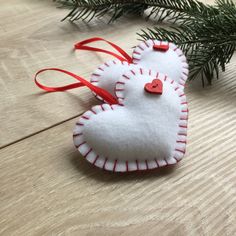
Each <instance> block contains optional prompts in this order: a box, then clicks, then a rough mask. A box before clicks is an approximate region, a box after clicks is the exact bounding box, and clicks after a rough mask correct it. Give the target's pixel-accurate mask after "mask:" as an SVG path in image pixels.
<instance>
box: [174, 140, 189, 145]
mask: <svg viewBox="0 0 236 236" xmlns="http://www.w3.org/2000/svg"><path fill="white" fill-rule="evenodd" d="M176 143H185V144H186V143H187V142H186V140H183V141H182V140H176Z"/></svg>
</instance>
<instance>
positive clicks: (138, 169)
mask: <svg viewBox="0 0 236 236" xmlns="http://www.w3.org/2000/svg"><path fill="white" fill-rule="evenodd" d="M136 166H137V170H139V165H138V160H136Z"/></svg>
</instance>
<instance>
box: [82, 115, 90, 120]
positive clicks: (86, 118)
mask: <svg viewBox="0 0 236 236" xmlns="http://www.w3.org/2000/svg"><path fill="white" fill-rule="evenodd" d="M81 117H82V118H84V119H85V120H89V118H88V117H87V116H85V115H82V116H81Z"/></svg>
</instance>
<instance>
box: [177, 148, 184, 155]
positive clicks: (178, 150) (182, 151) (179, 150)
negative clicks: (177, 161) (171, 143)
mask: <svg viewBox="0 0 236 236" xmlns="http://www.w3.org/2000/svg"><path fill="white" fill-rule="evenodd" d="M175 151H177V152H181V153H183V154H185V150H181V149H178V148H176V149H175Z"/></svg>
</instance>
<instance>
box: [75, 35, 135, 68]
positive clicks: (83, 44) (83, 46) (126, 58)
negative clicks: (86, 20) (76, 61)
mask: <svg viewBox="0 0 236 236" xmlns="http://www.w3.org/2000/svg"><path fill="white" fill-rule="evenodd" d="M97 41H103V42H106V43H108V44H109V45H111V46H112V47H113V48H115V49H116V51H118V52H119V53H120V54H121V55H122V56H123V57H122V56H119V55H118V54H116V53H114V52H110V51H108V50H105V49H101V48H95V47H90V46H86V45H87V44H89V43H93V42H97ZM74 47H75V49H79V50H88V51H95V52H103V53H106V54H109V55H112V56H114V57H116V58H117V59H119V60H120V61H127V62H128V63H132V58H131V57H130V56H129V55H128V54H127V53H126V52H125V51H124V50H123V49H122V48H120V47H119V46H117V45H116V44H114V43H112V42H109V41H107V40H105V39H103V38H99V37H95V38H89V39H86V40H84V41H81V42H78V43H76V44H75V45H74Z"/></svg>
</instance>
